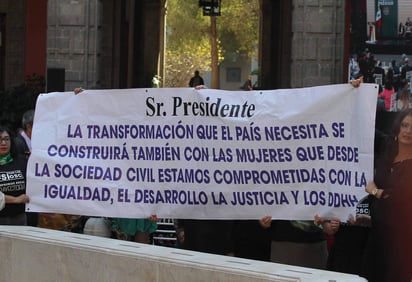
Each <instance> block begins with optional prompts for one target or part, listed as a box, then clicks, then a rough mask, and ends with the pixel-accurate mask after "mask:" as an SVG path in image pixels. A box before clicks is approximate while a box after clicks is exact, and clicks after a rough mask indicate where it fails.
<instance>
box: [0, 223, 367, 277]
mask: <svg viewBox="0 0 412 282" xmlns="http://www.w3.org/2000/svg"><path fill="white" fill-rule="evenodd" d="M0 249H1V250H2V257H3V258H6V259H4V260H3V261H2V263H1V264H0V273H2V280H3V281H32V282H36V281H39V282H44V281H88V282H93V281H99V282H104V281H156V282H158V281H168V282H169V281H185V282H190V281H208V282H209V281H228V282H231V281H233V282H235V281H236V282H253V281H259V282H264V281H336V282H339V281H345V282H346V281H354V282H355V281H366V280H364V279H362V278H360V277H358V276H356V275H350V274H343V273H335V272H329V271H322V270H316V269H309V268H302V267H296V266H289V265H282V264H275V263H269V262H261V261H254V260H247V259H241V258H235V257H227V256H218V255H211V254H205V253H199V252H191V251H186V250H181V249H175V248H167V247H159V246H152V245H145V244H138V243H133V242H127V241H121V240H115V239H108V238H103V237H96V236H90V235H84V234H76V233H68V232H62V231H55V230H48V229H42V228H35V227H26V226H0Z"/></svg>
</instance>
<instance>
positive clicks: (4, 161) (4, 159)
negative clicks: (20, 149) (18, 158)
mask: <svg viewBox="0 0 412 282" xmlns="http://www.w3.org/2000/svg"><path fill="white" fill-rule="evenodd" d="M12 161H13V157H12V156H11V154H10V153H8V154H7V155H4V156H2V157H0V165H5V164H8V163H11V162H12Z"/></svg>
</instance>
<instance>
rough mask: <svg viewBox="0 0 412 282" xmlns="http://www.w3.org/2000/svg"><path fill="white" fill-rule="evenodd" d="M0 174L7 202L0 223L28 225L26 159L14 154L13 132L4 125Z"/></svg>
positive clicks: (1, 128) (0, 129)
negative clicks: (26, 210) (26, 211)
mask: <svg viewBox="0 0 412 282" xmlns="http://www.w3.org/2000/svg"><path fill="white" fill-rule="evenodd" d="M0 176H1V177H0V192H2V193H3V194H4V202H5V207H4V209H3V210H1V211H0V225H26V213H25V211H24V209H25V205H24V204H25V203H28V202H29V197H28V196H26V194H25V193H26V160H25V159H24V158H22V157H19V156H18V155H16V154H14V141H13V138H12V133H11V131H10V130H9V129H7V128H6V127H4V126H0Z"/></svg>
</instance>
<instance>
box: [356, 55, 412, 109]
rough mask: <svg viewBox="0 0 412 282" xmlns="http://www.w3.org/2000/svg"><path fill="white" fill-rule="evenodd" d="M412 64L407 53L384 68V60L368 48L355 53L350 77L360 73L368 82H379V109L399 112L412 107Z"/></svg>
mask: <svg viewBox="0 0 412 282" xmlns="http://www.w3.org/2000/svg"><path fill="white" fill-rule="evenodd" d="M411 71H412V66H411V65H410V63H409V58H408V56H407V55H406V54H403V55H402V56H401V60H400V61H399V62H397V61H396V60H392V61H391V63H390V65H389V66H387V67H385V68H383V66H382V62H381V61H380V60H379V59H377V58H375V56H374V55H373V54H371V53H370V52H369V51H368V50H365V51H364V52H362V53H361V54H360V55H359V56H358V55H353V56H352V58H351V61H350V70H349V73H350V74H349V75H350V78H351V79H353V78H356V77H358V76H360V75H362V76H363V77H364V81H365V82H368V83H377V84H378V85H379V87H380V89H379V93H378V110H379V111H390V112H398V111H401V110H405V109H409V108H411V107H412V103H411V87H410V80H411V79H412V72H411Z"/></svg>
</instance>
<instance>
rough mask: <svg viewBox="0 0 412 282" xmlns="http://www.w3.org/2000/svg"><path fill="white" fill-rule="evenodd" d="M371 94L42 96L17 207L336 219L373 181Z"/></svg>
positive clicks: (160, 91) (366, 89) (184, 91)
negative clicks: (26, 199) (22, 203)
mask: <svg viewBox="0 0 412 282" xmlns="http://www.w3.org/2000/svg"><path fill="white" fill-rule="evenodd" d="M377 91H378V90H377V86H376V85H372V84H362V85H361V87H359V88H353V87H352V86H351V85H349V84H341V85H328V86H320V87H311V88H301V89H283V90H271V91H222V90H212V89H202V90H194V89H192V88H169V89H168V88H153V89H124V90H86V91H84V92H82V93H80V94H78V95H74V94H73V93H67V92H66V93H49V94H42V95H40V96H39V98H38V101H37V106H36V113H35V120H34V129H33V134H32V154H31V157H30V159H29V165H28V183H27V194H28V195H29V196H30V203H29V204H27V206H26V210H27V211H33V212H52V213H67V214H79V215H90V216H107V217H126V218H144V217H148V216H150V215H152V214H156V215H157V216H158V217H160V218H162V217H163V218H193V219H259V218H261V217H262V216H265V215H271V216H272V217H273V218H274V219H295V220H312V219H313V217H314V215H315V214H319V215H322V216H326V217H329V216H338V217H340V218H341V219H342V220H343V219H346V218H347V217H348V216H349V215H350V214H353V215H354V214H355V208H356V204H357V202H358V201H359V200H360V199H361V198H363V197H364V196H365V192H364V187H365V185H366V183H367V182H369V181H370V180H371V179H372V176H373V144H374V128H375V111H376V99H377Z"/></svg>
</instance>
